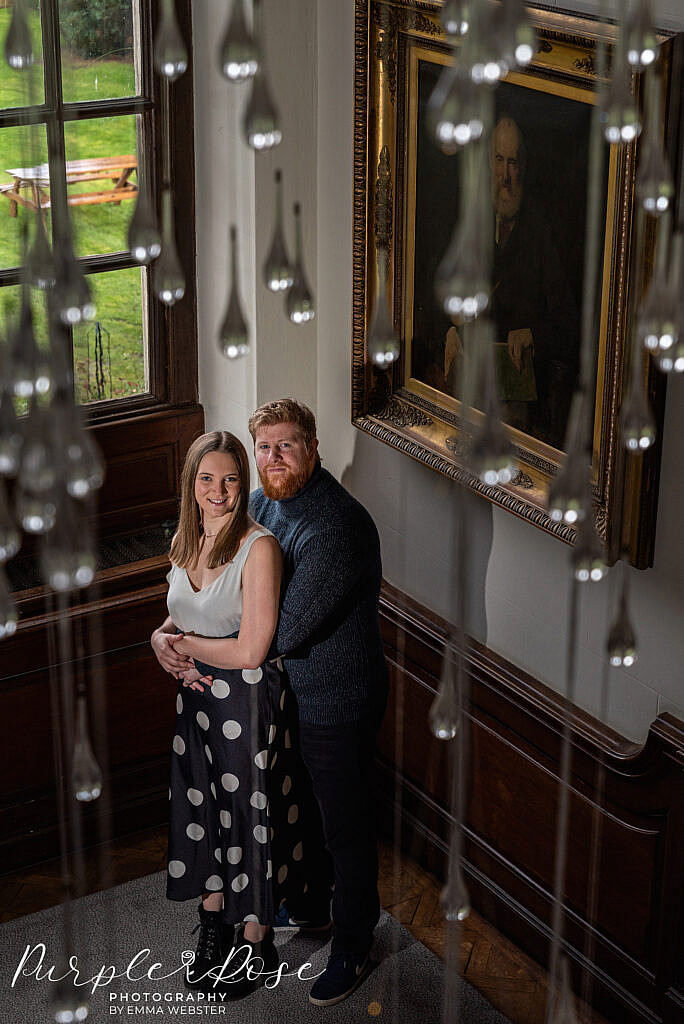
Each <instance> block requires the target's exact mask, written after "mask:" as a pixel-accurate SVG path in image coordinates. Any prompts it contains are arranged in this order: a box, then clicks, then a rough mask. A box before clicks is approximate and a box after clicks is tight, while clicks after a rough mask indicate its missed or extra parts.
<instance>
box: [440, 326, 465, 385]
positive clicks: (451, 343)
mask: <svg viewBox="0 0 684 1024" xmlns="http://www.w3.org/2000/svg"><path fill="white" fill-rule="evenodd" d="M462 352H463V345H462V344H461V336H460V335H459V333H458V331H457V330H456V328H455V327H450V328H449V330H448V331H447V333H446V344H445V346H444V379H445V380H446V381H448V380H449V370H450V369H451V364H452V363H453V361H454V359H456V357H457V356H460V355H461V353H462Z"/></svg>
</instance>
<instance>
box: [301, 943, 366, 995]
mask: <svg viewBox="0 0 684 1024" xmlns="http://www.w3.org/2000/svg"><path fill="white" fill-rule="evenodd" d="M372 966H373V964H372V962H371V959H370V957H369V956H368V955H366V956H365V957H362V956H360V954H358V953H345V952H344V951H343V950H342V951H340V952H338V953H332V954H331V956H330V959H329V960H328V966H327V967H326V969H325V970H324V971H323V974H321V976H320V978H316V980H315V982H314V983H313V987H312V989H311V992H310V993H309V1002H310V1003H313V1004H314V1005H315V1006H334V1005H335V1003H341V1002H342V1000H343V999H346V998H347V996H350V995H351V994H352V992H353V991H354V990H355V989H357V988H358V987H359V985H360V984H361V982H362V981H363V980H364V978H366V977H367V976H368V975H369V974H370V971H371V968H372Z"/></svg>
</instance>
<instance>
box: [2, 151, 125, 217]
mask: <svg viewBox="0 0 684 1024" xmlns="http://www.w3.org/2000/svg"><path fill="white" fill-rule="evenodd" d="M137 166H138V160H137V158H136V156H135V155H133V156H108V157H98V158H96V159H94V160H69V161H67V165H66V182H67V186H69V185H77V184H79V183H80V182H84V181H105V180H107V179H109V180H110V181H111V182H112V184H111V187H110V188H106V189H102V190H101V191H97V192H76V193H72V194H71V195H70V196H69V197H68V202H69V206H90V205H91V204H95V203H116V204H117V206H118V204H119V203H120V202H121V200H122V199H132V198H134V197H135V196H137V194H138V186H137V184H136V183H135V182H133V181H129V180H128V179H129V178H130V176H131V174H132V173H133V171H135V170H136V169H137ZM7 174H11V175H12V177H13V179H14V181H13V182H12V183H11V184H7V185H0V193H2V195H5V196H7V198H8V199H9V203H10V217H16V216H17V205H20V206H25V207H26V208H27V209H29V210H38V209H40V210H41V212H42V211H43V210H49V208H50V170H49V167H48V165H47V164H39V165H38V166H37V167H11V168H8V170H7ZM22 190H24V191H28V193H29V195H22Z"/></svg>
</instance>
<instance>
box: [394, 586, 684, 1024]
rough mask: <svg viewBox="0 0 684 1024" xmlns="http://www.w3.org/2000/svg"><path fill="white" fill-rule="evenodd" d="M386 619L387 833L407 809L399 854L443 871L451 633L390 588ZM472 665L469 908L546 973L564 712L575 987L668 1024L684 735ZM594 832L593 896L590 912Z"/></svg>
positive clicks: (603, 1006) (502, 667) (471, 661)
mask: <svg viewBox="0 0 684 1024" xmlns="http://www.w3.org/2000/svg"><path fill="white" fill-rule="evenodd" d="M381 620H382V626H383V636H384V639H385V645H386V650H387V654H388V658H389V662H390V673H391V696H390V706H389V708H388V713H387V715H386V718H385V722H384V724H383V729H382V731H381V735H380V743H379V746H380V754H381V792H382V793H383V795H384V799H385V821H386V822H387V823H388V824H389V823H390V822H391V820H393V814H394V809H395V805H396V803H397V801H398V802H399V803H400V804H401V811H402V819H403V824H404V829H403V831H404V835H403V844H404V847H405V849H406V850H407V851H408V852H410V853H411V854H412V855H413V856H416V857H417V858H418V859H419V860H421V861H422V862H423V863H424V864H425V865H426V866H428V867H430V868H431V869H432V870H437V871H438V872H441V873H443V872H444V867H445V863H446V853H447V849H448V838H449V826H450V817H449V812H448V806H449V800H448V793H449V764H448V750H447V747H448V745H447V744H445V743H443V742H442V741H439V740H436V739H435V738H434V737H433V736H432V734H431V733H430V731H429V728H428V725H427V716H428V711H429V708H430V705H431V703H432V700H433V698H434V695H435V692H436V689H437V686H438V681H439V677H440V673H441V660H442V651H443V649H444V638H445V636H446V623H444V622H443V621H441V620H438V619H436V618H435V617H433V616H430V615H429V613H427V611H426V610H425V609H421V608H420V607H419V606H417V605H416V604H415V603H414V602H411V601H410V600H409V599H407V598H406V597H405V596H404V595H402V594H400V593H399V592H398V591H396V590H394V589H393V588H391V587H385V589H384V592H383V603H382V609H381ZM467 659H468V665H469V672H470V678H471V686H472V699H471V706H470V709H469V713H468V722H469V729H468V730H467V732H468V745H469V750H468V754H467V762H468V766H469V770H468V783H467V808H466V830H465V858H466V861H465V865H464V867H465V869H466V872H467V875H468V878H469V886H470V888H471V897H472V898H473V902H474V905H476V906H477V908H478V909H479V910H480V912H481V913H482V914H483V916H485V917H486V918H487V919H488V920H490V921H491V922H492V923H493V924H494V925H495V926H497V927H498V928H499V929H500V930H501V931H502V932H504V933H505V934H507V935H508V936H509V937H510V938H512V939H513V941H515V942H517V943H518V944H519V945H520V946H521V947H522V948H524V949H526V950H527V951H528V952H530V953H531V954H532V955H533V956H535V957H536V958H537V959H538V960H539V961H540V962H541V963H543V964H544V963H546V962H548V952H549V939H550V921H551V910H552V892H553V869H554V847H555V831H556V810H557V803H558V770H559V760H560V749H561V737H562V727H563V718H564V715H565V713H566V712H567V713H568V714H569V715H570V722H571V729H572V745H573V748H572V778H571V800H570V827H569V852H568V865H567V872H566V887H565V893H564V904H565V908H566V913H565V928H564V931H565V938H566V941H567V944H568V952H569V955H570V959H571V961H572V963H573V964H574V967H575V974H576V981H577V982H579V974H580V971H588V972H589V973H590V975H591V979H592V987H593V996H594V1003H595V1006H596V1008H597V1009H598V1010H599V1011H600V1012H602V1013H604V1014H605V1015H606V1016H608V1017H609V1019H615V1020H618V1019H619V1020H621V1021H622V1020H625V1021H635V1022H636V1021H666V1020H669V1015H671V1013H673V1012H674V1009H673V1008H678V1007H679V1005H680V1003H679V1001H680V1000H681V999H682V995H681V993H682V987H681V981H682V979H681V963H680V961H679V959H678V957H677V954H676V952H673V950H677V948H679V949H680V951H681V946H679V947H678V946H677V942H678V939H679V938H680V937H681V934H682V901H683V896H684V887H683V884H682V870H681V868H682V850H683V849H684V801H682V794H683V790H684V764H683V763H682V757H683V755H682V750H683V749H684V726H682V725H681V723H679V724H678V723H677V721H676V720H675V719H672V718H671V716H667V715H664V716H661V718H659V719H658V720H657V722H656V724H655V725H654V727H653V728H652V729H651V732H650V734H649V737H648V740H647V742H646V744H645V745H644V746H643V748H641V747H639V746H638V745H636V744H632V743H628V742H626V741H625V740H624V739H622V737H620V736H618V735H617V734H616V733H614V732H612V731H611V730H610V729H608V728H606V727H604V726H603V725H602V724H601V723H599V722H598V721H596V720H595V719H593V718H591V716H589V715H587V714H585V713H583V712H581V711H580V710H579V709H577V708H572V707H566V705H565V702H564V701H563V699H562V698H561V697H560V696H559V695H558V694H556V693H554V692H553V691H551V690H549V689H548V688H546V687H544V686H542V684H540V683H538V682H537V681H536V680H534V679H532V678H531V677H530V676H528V675H526V674H525V673H522V672H520V671H518V670H517V669H515V667H514V666H512V665H510V664H508V663H507V662H505V661H504V659H502V658H499V657H497V656H496V655H494V654H493V653H492V652H490V651H488V650H487V649H486V648H483V647H482V646H481V645H478V644H476V643H474V642H472V643H471V645H470V647H469V649H468V652H467ZM397 713H398V714H399V718H398V720H397ZM397 721H399V725H397ZM455 742H457V741H455ZM399 750H400V751H401V758H399V757H398V756H397V752H398V751H399ZM600 772H602V773H603V776H604V781H605V786H604V790H603V793H602V794H601V793H597V780H598V778H599V773H600ZM596 822H598V826H599V828H600V846H599V850H600V856H599V861H598V870H599V887H598V899H597V903H596V909H595V913H593V914H592V913H591V908H590V906H589V903H588V901H589V895H590V891H589V885H588V883H589V878H590V874H591V867H592V861H591V856H592V845H591V835H592V828H593V827H594V826H595V824H596ZM672 1019H674V1018H672Z"/></svg>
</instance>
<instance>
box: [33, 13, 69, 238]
mask: <svg viewBox="0 0 684 1024" xmlns="http://www.w3.org/2000/svg"><path fill="white" fill-rule="evenodd" d="M58 2H59V0H41V5H40V7H41V25H42V32H43V68H44V80H45V105H46V107H47V117H46V131H47V147H48V165H49V175H50V209H51V212H52V225H53V238H54V237H60V236H61V237H63V236H64V234H65V232H66V231H67V230H68V226H69V211H68V206H67V184H66V155H65V144H64V122H63V115H64V101H63V99H62V47H61V41H60V38H59V10H58ZM55 227H56V228H57V230H56V231H55Z"/></svg>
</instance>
